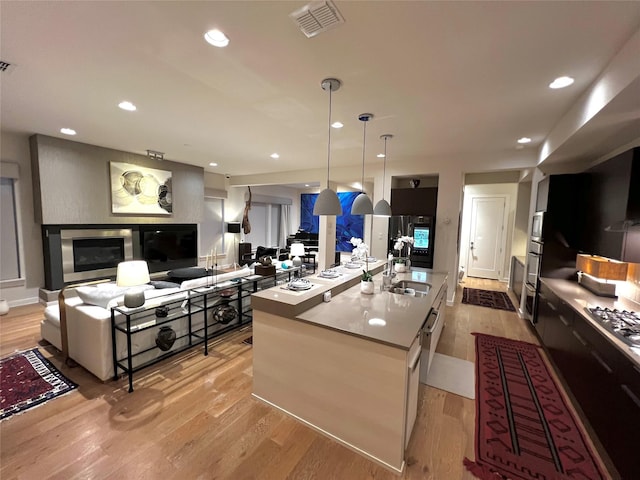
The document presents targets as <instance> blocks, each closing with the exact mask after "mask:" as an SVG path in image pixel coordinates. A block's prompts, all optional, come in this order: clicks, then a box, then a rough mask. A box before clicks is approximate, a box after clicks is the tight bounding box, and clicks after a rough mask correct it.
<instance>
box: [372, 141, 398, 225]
mask: <svg viewBox="0 0 640 480" xmlns="http://www.w3.org/2000/svg"><path fill="white" fill-rule="evenodd" d="M380 138H381V139H383V140H384V163H383V168H382V200H380V201H379V202H378V203H376V206H375V208H374V209H373V214H374V215H377V216H379V217H390V216H391V215H392V213H391V205H389V202H387V201H386V200H385V199H384V182H385V177H386V176H387V140H389V139H390V138H393V135H390V134H388V133H387V134H385V135H380Z"/></svg>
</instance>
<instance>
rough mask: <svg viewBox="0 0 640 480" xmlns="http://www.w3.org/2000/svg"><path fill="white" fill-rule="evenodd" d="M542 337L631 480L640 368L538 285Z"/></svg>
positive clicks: (636, 460) (638, 467) (639, 459)
mask: <svg viewBox="0 0 640 480" xmlns="http://www.w3.org/2000/svg"><path fill="white" fill-rule="evenodd" d="M538 319H539V321H542V323H543V327H542V334H541V339H542V342H543V344H544V346H545V349H546V351H547V353H548V354H549V356H550V357H551V359H552V360H553V364H554V366H555V368H556V369H557V371H558V373H559V374H560V376H561V377H562V379H563V380H564V383H565V384H566V385H567V386H568V387H569V389H570V390H571V393H572V394H573V397H574V398H575V399H576V401H577V402H578V404H579V405H580V408H581V410H582V412H583V413H584V415H585V417H586V418H587V420H588V421H589V424H590V425H591V427H592V428H593V430H594V431H595V432H596V434H597V435H598V439H599V440H600V442H601V443H602V445H603V446H604V448H605V449H606V450H607V453H608V454H609V456H610V457H611V460H612V461H613V463H614V464H615V466H616V468H617V469H618V471H619V473H620V475H621V477H622V478H624V479H626V478H635V475H637V472H638V471H640V456H638V455H637V453H636V452H635V445H636V443H637V442H636V441H635V439H636V438H637V435H638V432H639V431H640V367H639V366H638V365H637V364H636V363H634V362H632V361H631V360H630V359H629V358H628V357H627V356H625V355H624V354H623V353H622V352H621V351H620V350H619V349H618V348H617V347H616V346H615V345H614V344H612V343H611V342H610V341H609V340H608V339H607V338H606V337H605V336H604V335H603V334H602V333H601V332H600V330H599V329H598V328H597V327H595V326H594V325H593V324H592V323H591V321H590V320H588V319H587V318H585V317H584V316H583V313H582V312H578V311H575V310H573V308H572V307H571V306H570V305H569V304H568V303H566V302H565V301H564V300H562V299H561V298H559V297H558V296H557V295H556V294H555V293H554V292H553V291H552V290H551V289H550V288H549V287H548V286H547V285H546V284H545V283H544V282H541V285H540V297H539V303H538Z"/></svg>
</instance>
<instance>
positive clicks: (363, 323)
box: [251, 262, 447, 350]
mask: <svg viewBox="0 0 640 480" xmlns="http://www.w3.org/2000/svg"><path fill="white" fill-rule="evenodd" d="M383 266H384V262H380V265H376V267H380V268H379V270H381V269H382V267H383ZM341 268H342V273H343V276H342V277H339V278H337V279H323V278H319V277H318V276H317V275H314V276H312V277H306V278H307V279H308V280H310V281H311V283H312V285H313V287H312V288H311V290H307V291H304V292H290V291H287V290H283V289H282V288H280V287H274V288H270V289H267V290H264V291H262V292H257V293H255V294H254V295H252V297H251V302H252V308H253V309H254V310H262V311H266V312H268V313H272V314H275V315H280V316H285V317H288V318H292V319H296V320H300V321H303V322H308V323H311V324H314V325H318V326H321V327H326V328H331V329H333V330H338V331H341V332H345V333H347V334H350V335H356V336H360V337H363V338H366V339H368V340H373V341H376V342H380V343H384V344H387V345H391V346H394V347H399V348H402V349H405V350H408V349H409V347H410V346H411V344H412V343H413V341H414V339H415V338H416V336H417V334H418V332H419V331H420V329H421V328H422V325H423V323H424V321H425V320H426V318H427V314H428V313H429V310H430V309H431V306H432V304H433V300H434V299H435V297H436V295H437V294H438V291H439V290H440V288H441V287H442V285H443V284H444V283H445V282H446V280H447V274H446V273H438V272H433V271H431V270H428V269H422V268H413V269H412V271H411V272H406V273H398V274H397V276H396V277H395V278H394V279H393V281H394V282H397V281H399V280H405V279H408V280H414V281H421V282H426V283H429V284H431V285H432V288H431V289H430V290H429V293H428V294H427V295H426V296H424V297H411V296H406V295H399V294H395V293H391V292H388V291H381V288H380V287H381V284H382V274H381V273H380V274H378V275H376V276H375V277H374V284H375V293H374V294H373V295H366V294H363V293H360V274H361V273H362V272H361V271H359V270H358V271H356V272H350V271H349V270H348V269H345V268H343V267H341ZM370 269H371V265H370ZM329 290H331V292H332V298H331V301H330V302H323V301H322V296H323V294H324V292H326V291H329ZM256 300H257V301H256Z"/></svg>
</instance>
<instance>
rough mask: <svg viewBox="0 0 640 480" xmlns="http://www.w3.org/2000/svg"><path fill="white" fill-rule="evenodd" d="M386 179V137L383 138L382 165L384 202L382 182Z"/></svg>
mask: <svg viewBox="0 0 640 480" xmlns="http://www.w3.org/2000/svg"><path fill="white" fill-rule="evenodd" d="M386 178H387V137H384V162H383V163H382V199H383V200H384V187H385V185H384V182H385V179H386Z"/></svg>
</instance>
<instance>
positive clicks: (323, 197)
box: [313, 188, 342, 215]
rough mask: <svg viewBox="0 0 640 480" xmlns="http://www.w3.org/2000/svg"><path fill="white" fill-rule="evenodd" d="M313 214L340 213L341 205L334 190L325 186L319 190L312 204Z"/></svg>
mask: <svg viewBox="0 0 640 480" xmlns="http://www.w3.org/2000/svg"><path fill="white" fill-rule="evenodd" d="M313 214H314V215H342V205H340V199H339V198H338V195H337V194H336V192H334V191H333V190H331V189H330V188H325V189H324V190H322V191H321V192H320V195H318V198H317V199H316V203H315V205H314V206H313Z"/></svg>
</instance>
